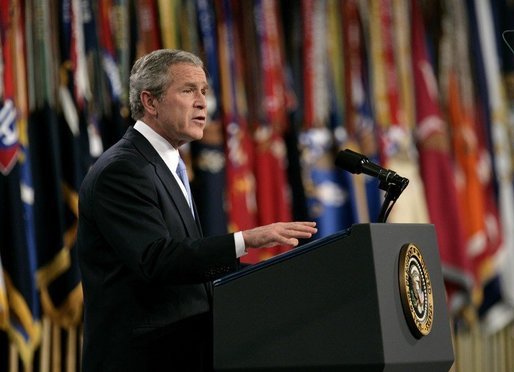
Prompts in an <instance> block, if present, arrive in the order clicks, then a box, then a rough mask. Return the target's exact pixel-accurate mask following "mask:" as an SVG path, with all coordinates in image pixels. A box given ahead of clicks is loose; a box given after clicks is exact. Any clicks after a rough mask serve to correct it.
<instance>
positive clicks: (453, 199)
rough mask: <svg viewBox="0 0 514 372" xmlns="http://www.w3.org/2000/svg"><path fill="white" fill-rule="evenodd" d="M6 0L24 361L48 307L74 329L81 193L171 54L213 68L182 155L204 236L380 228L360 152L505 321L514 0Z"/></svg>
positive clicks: (3, 116) (468, 295)
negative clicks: (341, 166)
mask: <svg viewBox="0 0 514 372" xmlns="http://www.w3.org/2000/svg"><path fill="white" fill-rule="evenodd" d="M0 3H1V4H0V40H1V48H0V52H1V55H0V57H1V58H0V99H1V100H0V171H1V175H0V204H1V205H0V260H1V261H0V263H1V264H0V328H1V329H3V330H5V331H6V333H7V334H8V335H9V338H10V340H11V342H12V343H13V344H15V345H16V348H17V350H18V351H19V355H20V356H21V359H22V360H23V362H24V363H25V365H30V364H31V363H32V361H33V358H34V355H36V351H37V349H38V347H39V344H40V340H41V319H42V316H48V317H50V318H51V319H52V320H53V321H54V322H55V323H57V324H59V325H61V326H63V327H70V326H78V325H80V322H81V316H82V292H81V286H80V275H79V272H78V269H77V261H76V252H75V249H74V247H75V240H76V226H77V216H78V213H77V212H78V211H77V208H78V203H77V191H78V189H79V187H80V183H81V181H82V178H83V177H84V175H85V173H86V172H87V170H88V168H89V167H90V166H91V164H93V162H94V160H95V159H96V158H97V157H98V156H99V155H100V154H101V153H102V152H103V150H104V149H106V148H107V147H109V146H110V145H112V144H113V143H114V142H115V141H116V140H117V139H119V138H120V137H121V136H122V134H123V133H124V131H125V129H126V127H127V126H128V125H129V124H130V122H131V120H130V118H129V110H128V77H129V73H130V67H131V65H132V63H133V62H134V61H135V59H136V58H137V57H139V56H141V55H143V54H145V53H148V52H150V51H152V50H155V49H158V48H180V49H185V50H188V51H191V52H193V53H195V54H198V55H200V56H201V57H202V59H203V60H204V62H205V67H206V71H207V73H208V78H209V80H210V81H209V83H210V85H211V89H210V93H209V97H208V107H209V116H210V120H209V125H208V126H207V128H206V130H205V135H204V138H203V139H202V140H201V141H199V142H196V143H191V144H190V145H188V146H186V147H184V148H182V149H181V151H182V152H183V157H184V158H185V159H186V160H187V162H188V167H189V170H190V173H191V174H190V179H192V190H193V193H194V197H195V200H196V203H197V205H198V211H199V216H200V218H201V220H202V223H203V226H204V231H205V234H206V235H213V234H221V233H225V232H227V231H238V230H243V229H248V228H251V227H254V226H257V225H260V224H267V223H272V222H275V221H288V220H293V219H296V220H316V221H317V223H318V228H319V232H318V235H317V238H319V237H322V236H326V235H329V234H332V233H334V232H336V231H339V230H342V229H345V228H348V227H350V226H351V225H352V224H353V223H358V222H368V221H371V222H374V221H376V220H377V217H378V215H379V211H380V207H381V203H382V200H383V195H382V194H381V193H380V192H379V190H378V185H377V182H376V180H374V179H372V178H369V177H364V176H362V177H361V176H358V177H356V176H352V175H350V174H348V173H344V172H342V171H341V170H338V169H336V168H335V167H334V158H335V155H336V154H337V152H338V151H339V150H342V149H344V148H351V149H353V150H355V151H358V152H361V153H363V154H365V155H366V156H367V157H368V158H369V159H370V160H371V161H373V162H377V163H381V164H382V165H383V166H384V167H387V168H390V169H394V170H395V171H397V172H398V173H399V174H401V175H402V176H404V177H407V178H409V179H410V184H409V187H408V188H407V189H406V191H405V192H404V194H403V195H402V196H401V198H400V200H399V201H398V202H397V203H396V205H395V207H394V209H393V211H392V213H391V215H390V216H389V221H390V222H420V223H433V224H434V225H435V227H436V231H437V235H438V243H439V249H440V255H441V260H442V263H443V274H444V277H445V283H446V289H447V294H448V306H449V309H450V311H451V314H452V316H453V317H455V318H459V319H460V318H462V317H463V316H464V315H465V317H464V318H465V319H467V320H469V319H470V314H478V315H479V316H481V317H482V319H483V320H484V322H486V324H487V325H488V326H489V327H490V329H491V330H494V329H498V328H501V327H503V326H504V324H505V323H506V322H508V321H510V320H511V316H512V315H511V314H512V307H513V306H514V278H513V274H512V270H511V268H512V267H514V200H513V195H512V192H513V190H512V189H513V178H512V177H513V174H512V165H513V148H514V146H513V144H514V136H513V132H514V124H513V123H514V119H513V116H512V112H513V110H512V107H513V105H512V103H511V102H509V101H508V96H507V93H508V91H507V90H506V88H509V85H507V83H506V81H507V80H506V77H508V76H509V74H510V73H511V71H512V69H513V67H514V63H513V62H514V55H513V54H512V53H508V52H506V50H507V46H506V45H505V44H504V43H503V42H502V41H501V35H502V32H503V31H504V30H507V29H508V28H509V27H514V26H512V25H513V24H514V9H512V5H510V3H509V2H508V1H506V0H505V1H496V2H486V1H481V0H453V1H449V2H444V1H433V2H425V1H421V0H378V1H374V0H301V1H295V0H280V1H276V0H252V1H237V0H195V1H187V0H106V1H101V2H96V1H92V0H63V1H60V2H54V1H50V0H0ZM287 249H288V248H287V247H275V248H270V249H263V250H251V251H250V252H251V253H250V254H249V255H247V256H245V257H244V261H245V262H247V263H255V262H259V261H261V260H264V259H266V258H268V257H271V256H274V255H276V254H280V253H282V252H284V251H286V250H287ZM470 309H471V310H472V311H470ZM0 353H3V351H0Z"/></svg>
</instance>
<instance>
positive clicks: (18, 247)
mask: <svg viewBox="0 0 514 372" xmlns="http://www.w3.org/2000/svg"><path fill="white" fill-rule="evenodd" d="M1 5H2V6H1V9H2V11H6V10H9V12H10V13H9V17H8V18H7V19H6V18H5V13H2V14H1V17H0V29H1V31H2V35H1V37H2V47H3V49H2V57H3V58H4V59H3V65H4V71H3V74H4V76H3V79H2V81H3V83H4V85H3V87H2V88H3V89H2V91H3V92H4V97H3V98H4V101H3V102H2V108H7V109H8V111H9V112H10V114H9V115H8V116H7V117H9V118H10V119H9V120H12V123H10V124H9V128H11V129H12V131H4V132H3V134H2V135H0V143H1V142H2V141H5V139H3V138H2V137H3V136H5V135H6V134H11V135H13V137H12V138H11V141H12V142H13V143H15V144H16V146H17V147H18V150H19V152H18V154H17V156H16V159H15V160H16V162H15V164H14V165H12V166H11V170H10V172H9V173H8V174H4V175H3V176H0V200H2V208H1V209H0V237H1V241H2V244H1V245H0V256H1V257H2V264H3V271H4V273H3V281H4V283H5V291H6V295H7V303H8V306H9V312H8V326H7V333H8V336H9V339H10V341H11V343H12V344H13V345H14V346H15V348H16V350H17V351H18V355H19V356H20V358H21V360H22V361H23V364H24V366H25V368H29V367H30V366H31V364H32V360H33V358H34V352H35V350H36V349H37V347H38V346H39V343H40V341H41V326H40V304H39V296H38V292H37V288H36V285H35V280H34V276H35V271H36V268H37V252H36V245H35V242H34V235H33V222H34V221H33V219H32V205H31V202H32V198H31V197H32V195H33V194H32V189H31V184H30V170H31V168H30V159H29V158H28V157H27V156H28V143H27V140H26V138H27V136H26V134H27V130H26V115H27V91H26V90H27V86H26V70H25V67H26V63H25V53H24V48H23V46H24V38H23V21H22V20H23V18H22V8H21V4H20V3H19V2H18V1H15V2H10V4H9V6H7V4H1ZM4 32H5V33H4ZM1 111H3V110H2V109H0V112H1ZM3 112H5V111H3ZM4 120H5V119H4ZM4 128H5V127H4ZM4 138H5V137H4ZM4 315H5V313H4Z"/></svg>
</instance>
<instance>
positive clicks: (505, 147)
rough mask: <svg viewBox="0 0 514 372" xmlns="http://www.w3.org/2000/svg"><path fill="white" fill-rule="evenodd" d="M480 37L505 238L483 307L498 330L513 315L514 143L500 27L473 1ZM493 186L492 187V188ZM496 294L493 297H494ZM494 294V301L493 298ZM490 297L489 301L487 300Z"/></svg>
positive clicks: (483, 5)
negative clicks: (502, 66) (503, 79)
mask: <svg viewBox="0 0 514 372" xmlns="http://www.w3.org/2000/svg"><path fill="white" fill-rule="evenodd" d="M474 6H475V11H476V16H477V23H478V29H479V33H478V34H479V37H480V48H481V49H482V56H483V59H484V75H485V80H486V84H487V92H488V99H489V101H488V102H487V104H488V106H489V117H488V120H489V125H488V128H489V136H490V138H491V147H490V149H491V151H492V152H493V159H494V173H493V174H494V175H495V176H496V179H495V180H494V181H491V182H495V189H496V190H497V193H498V195H497V203H498V208H499V210H498V212H497V213H498V218H499V219H500V222H501V225H502V236H503V239H502V242H501V245H500V246H499V247H498V251H497V252H494V251H493V252H492V254H495V255H496V257H497V261H496V262H497V264H496V265H495V266H496V267H495V273H494V275H495V276H496V277H497V278H493V283H494V282H495V281H498V286H497V287H498V288H499V289H500V290H499V291H498V290H495V291H489V290H488V289H490V288H494V287H493V286H491V283H488V287H486V290H485V292H484V295H485V298H484V305H486V306H482V309H481V311H482V312H483V313H486V318H485V324H486V326H487V331H488V332H491V333H493V332H497V331H498V330H500V329H502V328H503V327H505V326H506V325H507V324H508V323H509V322H511V321H512V319H513V318H514V314H513V308H514V292H513V291H514V275H513V274H512V265H514V194H513V191H514V190H513V165H512V149H511V145H512V143H510V142H509V127H508V126H509V123H508V117H507V105H506V101H505V91H504V87H503V85H502V82H501V79H500V64H499V61H498V41H497V38H496V37H495V34H497V33H498V32H499V31H498V30H496V29H495V27H494V24H493V17H492V9H491V6H492V5H491V4H490V3H486V2H480V1H475V2H474ZM489 190H491V188H490V189H489ZM493 296H494V297H493ZM491 298H494V301H491ZM488 300H489V301H488Z"/></svg>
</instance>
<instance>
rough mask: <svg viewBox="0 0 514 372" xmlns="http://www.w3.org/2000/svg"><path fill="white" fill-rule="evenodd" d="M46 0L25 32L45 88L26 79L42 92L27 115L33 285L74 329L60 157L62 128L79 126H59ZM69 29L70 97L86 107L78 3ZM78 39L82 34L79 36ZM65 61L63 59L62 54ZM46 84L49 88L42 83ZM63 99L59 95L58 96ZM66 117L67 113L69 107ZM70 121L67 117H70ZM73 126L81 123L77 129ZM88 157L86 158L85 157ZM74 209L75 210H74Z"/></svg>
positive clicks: (47, 309) (69, 225)
mask: <svg viewBox="0 0 514 372" xmlns="http://www.w3.org/2000/svg"><path fill="white" fill-rule="evenodd" d="M45 1H46V0H38V1H37V2H35V4H34V5H35V10H34V13H33V16H34V17H35V18H34V21H33V22H32V23H31V28H29V33H28V35H30V36H29V37H32V38H33V39H34V40H36V41H37V42H35V43H34V44H32V45H31V47H32V49H29V53H33V54H34V56H35V59H33V60H31V63H29V70H31V71H33V72H34V74H35V75H39V76H44V77H45V78H44V79H43V80H44V84H45V86H44V87H39V86H38V85H37V84H39V83H38V82H35V81H32V80H29V82H28V83H29V88H31V89H33V90H34V91H38V90H39V89H41V88H44V89H41V90H40V91H39V92H38V94H37V96H36V98H37V99H36V100H35V102H33V104H32V110H31V112H30V114H29V116H28V123H27V126H28V129H27V142H28V143H29V144H30V155H27V156H28V159H29V160H30V162H31V165H32V186H33V190H34V193H33V216H34V217H33V218H34V225H35V228H34V234H35V244H36V245H37V248H38V250H37V253H38V256H37V264H38V268H37V272H36V278H35V280H36V282H37V285H38V287H39V290H40V296H41V304H42V308H43V311H44V313H45V314H46V315H48V316H49V317H51V318H52V320H53V321H55V322H56V324H59V325H61V326H71V325H77V324H78V323H79V322H80V320H81V316H82V292H81V285H80V276H79V273H78V266H77V261H76V254H75V251H74V250H73V249H72V246H73V244H74V240H75V236H76V235H75V230H74V228H73V222H71V219H70V214H73V208H74V203H75V205H76V198H75V200H74V198H73V195H72V193H70V192H69V185H67V184H66V180H65V178H64V175H63V172H66V174H67V172H68V170H67V169H66V168H67V165H66V164H65V163H66V162H72V161H73V159H74V158H73V157H71V156H69V154H68V153H63V151H65V149H66V146H68V145H69V143H63V141H62V139H60V133H59V131H60V130H69V131H71V132H73V131H75V133H76V132H77V130H80V124H79V123H77V122H74V123H72V122H68V123H66V124H65V125H59V122H58V115H57V113H56V110H55V108H56V107H57V104H58V102H59V101H58V99H59V96H58V94H57V92H58V91H59V90H58V84H59V82H60V81H59V79H57V76H58V75H57V71H56V69H55V66H59V65H60V64H59V62H60V61H59V60H57V56H58V54H57V53H55V52H54V51H55V50H56V49H58V41H57V34H55V33H49V32H48V27H50V14H49V11H50V9H51V8H47V9H45V6H46V7H47V6H48V4H47V3H46V2H45ZM70 5H71V7H70V8H69V9H70V11H71V15H72V18H71V27H72V29H74V30H75V34H74V36H73V37H71V38H70V39H69V40H70V44H71V46H72V47H71V48H70V59H71V61H72V64H73V66H74V69H73V70H72V71H71V76H72V79H73V87H74V89H73V92H72V94H73V97H74V99H75V100H76V102H77V105H84V104H85V103H86V102H87V100H88V99H90V97H91V90H90V84H89V80H88V77H87V76H88V75H87V69H86V66H85V52H84V49H83V48H82V49H81V46H83V45H84V39H83V32H81V30H82V29H83V22H82V21H81V19H82V18H80V19H76V18H73V15H78V13H80V11H79V7H78V5H79V4H77V3H76V0H72V2H71V4H70ZM81 35H82V36H81ZM64 57H66V56H64ZM46 84H48V86H47V85H46ZM61 98H62V97H61ZM65 109H68V110H67V112H68V115H69V114H70V111H69V108H66V107H65ZM69 118H70V116H69ZM77 124H79V125H78V126H77ZM86 159H88V158H86ZM75 211H76V207H75Z"/></svg>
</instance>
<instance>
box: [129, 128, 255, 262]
mask: <svg viewBox="0 0 514 372" xmlns="http://www.w3.org/2000/svg"><path fill="white" fill-rule="evenodd" d="M134 129H135V130H137V131H138V132H139V133H141V134H142V135H143V136H144V137H145V138H146V139H147V140H148V142H150V144H151V145H152V147H153V148H154V149H155V151H157V153H158V154H159V156H160V157H161V158H162V160H163V161H164V163H166V165H167V166H168V168H169V170H170V171H171V174H173V177H175V180H176V181H177V183H178V185H179V186H180V189H181V190H182V193H183V194H184V197H185V198H186V201H187V200H188V197H187V191H186V188H185V187H184V184H183V183H182V181H181V180H180V178H179V176H178V174H177V165H178V162H179V157H180V153H179V152H178V149H176V148H174V147H173V146H171V144H170V143H169V142H168V141H166V140H165V139H164V138H163V137H162V136H161V135H159V134H158V133H157V132H155V131H154V130H153V129H152V128H150V127H149V126H148V125H147V124H145V123H143V122H142V121H141V120H138V121H137V122H136V123H135V124H134ZM188 203H189V202H188ZM190 207H191V208H192V206H190ZM234 242H235V246H236V257H238V258H239V257H241V256H244V255H245V254H246V247H245V242H244V238H243V233H242V232H241V231H238V232H236V233H235V234H234Z"/></svg>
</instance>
